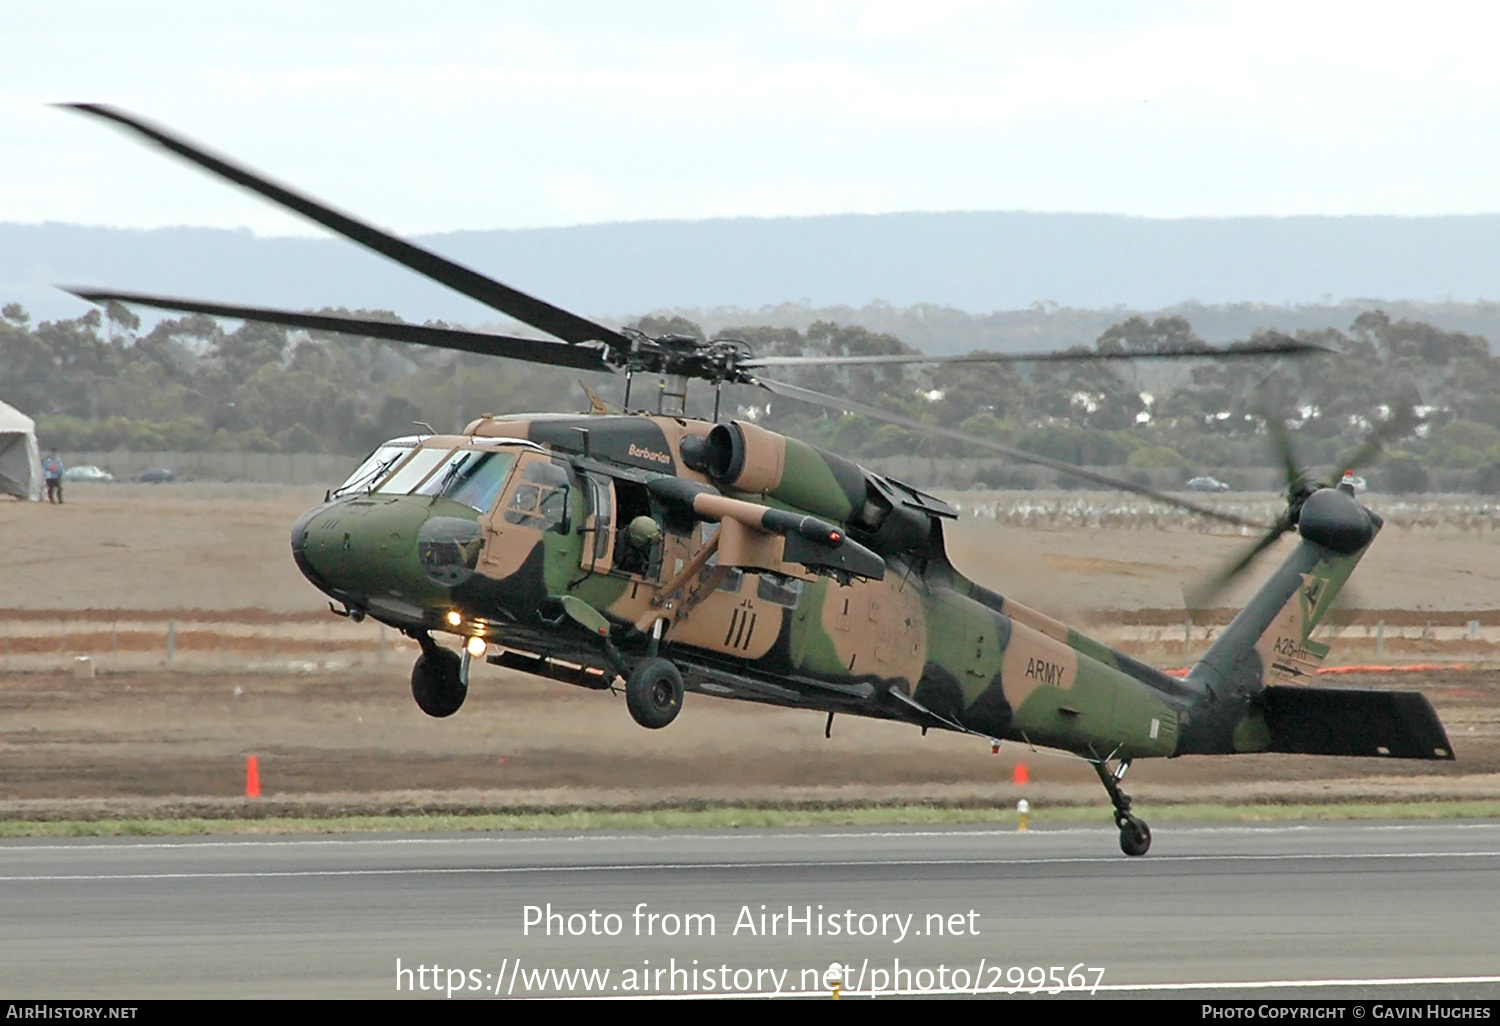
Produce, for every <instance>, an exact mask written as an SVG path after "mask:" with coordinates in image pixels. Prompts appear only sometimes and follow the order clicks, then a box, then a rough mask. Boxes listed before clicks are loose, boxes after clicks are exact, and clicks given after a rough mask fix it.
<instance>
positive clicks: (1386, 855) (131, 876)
mask: <svg viewBox="0 0 1500 1026" xmlns="http://www.w3.org/2000/svg"><path fill="white" fill-rule="evenodd" d="M1480 858H1500V851H1427V852H1363V853H1346V854H1329V855H1299V854H1293V855H1163V856H1157V857H1155V858H1151V859H1149V860H1130V861H1126V860H1125V859H1122V858H1121V857H1120V856H1118V855H1110V856H1097V857H1086V858H1052V859H836V860H824V861H808V862H651V863H629V862H623V863H598V864H595V865H587V866H462V867H450V868H422V867H414V868H407V869H287V870H256V871H244V872H210V873H203V872H198V873H98V874H85V873H76V874H72V873H59V874H37V875H16V876H0V883H37V882H58V881H77V882H87V881H103V880H254V879H261V878H274V879H296V878H299V877H307V878H315V877H339V876H454V875H461V874H474V875H485V876H493V875H502V874H504V875H512V874H521V873H621V872H661V871H664V870H671V871H682V870H691V869H717V870H730V869H849V868H857V867H874V866H901V867H932V866H1052V865H1056V866H1063V865H1092V864H1098V863H1103V862H1109V863H1114V864H1116V865H1125V866H1141V865H1158V864H1164V863H1175V864H1181V863H1188V862H1210V863H1211V862H1306V861H1311V860H1339V861H1366V862H1368V861H1372V860H1376V859H1390V860H1407V859H1480Z"/></svg>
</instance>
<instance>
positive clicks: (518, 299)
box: [58, 103, 630, 352]
mask: <svg viewBox="0 0 1500 1026" xmlns="http://www.w3.org/2000/svg"><path fill="white" fill-rule="evenodd" d="M58 106H62V107H69V108H71V109H73V110H76V111H79V112H81V113H84V114H91V115H93V116H94V117H98V118H103V119H105V120H106V121H113V122H115V123H116V124H119V125H123V126H125V127H126V128H129V129H131V130H132V131H135V132H137V133H139V134H140V135H143V136H145V137H146V138H147V139H150V140H151V141H152V142H155V143H156V144H158V145H160V146H162V147H165V148H166V149H168V150H170V151H171V152H173V153H175V154H177V155H178V156H180V157H183V158H185V159H187V160H189V161H191V162H192V163H194V164H197V165H198V166H199V167H201V168H203V169H205V170H207V171H212V172H213V173H214V174H216V175H218V176H220V177H221V178H227V179H228V180H229V181H231V182H234V183H235V184H236V185H240V186H243V187H244V188H246V189H249V190H250V191H251V192H255V193H259V194H260V195H261V196H264V197H265V198H266V199H268V200H270V201H272V202H273V203H277V204H280V205H281V206H283V207H286V208H287V209H289V210H294V211H296V212H297V213H299V214H301V215H302V216H304V217H307V218H309V219H311V220H313V221H316V222H318V223H319V224H321V225H323V226H324V227H325V228H329V229H331V230H333V231H335V232H337V233H338V234H340V235H342V236H343V237H344V238H346V239H349V240H350V241H351V242H357V243H359V244H360V245H361V246H364V247H366V248H368V249H372V250H374V251H375V252H377V253H379V254H381V255H382V256H386V257H389V258H390V259H392V260H394V261H396V262H397V263H398V264H401V265H402V266H404V267H409V268H411V269H412V270H413V271H416V272H417V273H418V274H420V275H423V276H425V277H427V278H431V279H432V280H433V281H436V282H440V283H441V284H443V285H447V286H448V287H449V288H451V289H453V290H454V291H456V292H460V293H462V294H463V295H466V296H468V297H469V298H470V299H475V300H478V301H479V302H481V303H483V304H484V305H485V306H488V307H490V308H491V309H493V310H498V311H500V312H501V313H503V314H506V315H507V316H510V317H514V318H515V319H516V320H518V321H521V322H522V323H523V324H529V325H531V326H532V327H533V328H537V329H539V330H541V331H545V332H547V333H548V334H549V335H556V336H557V337H558V338H560V339H563V340H564V341H566V342H573V343H580V342H602V343H604V344H605V345H606V346H608V347H609V348H611V349H617V350H619V351H621V352H627V351H629V349H630V340H629V339H627V338H626V337H625V336H624V335H622V334H620V333H619V332H617V331H614V330H613V329H611V328H606V327H604V326H603V325H601V324H595V323H594V322H593V321H590V320H588V319H587V318H584V317H579V316H578V315H577V314H573V313H569V312H568V311H567V310H563V309H561V308H559V307H555V306H553V305H552V304H550V303H547V302H543V301H542V300H540V299H537V298H535V297H534V296H528V295H527V294H526V293H524V292H520V291H517V290H516V289H513V288H511V287H510V286H508V285H502V284H500V282H498V281H495V280H494V279H493V278H488V277H486V276H485V275H483V274H480V273H479V272H478V271H474V270H470V269H469V268H467V267H464V266H463V265H461V264H456V263H454V262H453V261H451V260H449V259H447V258H446V257H441V256H438V255H437V254H436V253H433V252H432V251H430V250H426V249H423V248H422V247H421V246H417V245H414V244H412V243H410V242H407V241H405V240H404V239H399V238H397V237H396V236H394V235H391V234H390V233H388V232H384V231H381V230H380V229H379V228H375V227H373V226H371V225H368V224H365V223H364V222H363V221H359V220H357V219H355V218H353V217H351V216H349V215H348V214H344V213H341V212H339V211H337V210H334V209H333V208H332V207H329V206H326V205H324V204H322V203H319V202H318V201H317V200H314V199H312V198H310V197H307V196H304V195H302V194H301V193H298V192H295V191H293V190H292V189H290V188H288V187H287V186H285V185H280V184H278V183H276V182H273V181H271V180H270V179H267V178H263V177H261V176H260V175H257V174H255V173H253V172H251V171H249V170H247V169H245V168H242V167H240V166H238V165H237V164H234V163H231V162H230V161H229V160H226V159H225V158H223V157H220V156H216V155H214V154H212V153H209V152H208V151H206V150H204V149H202V148H200V147H198V146H196V145H195V144H193V143H190V142H187V141H186V140H184V139H181V138H179V137H177V136H175V135H172V134H171V133H169V132H168V131H167V130H166V129H163V128H159V127H157V126H155V125H152V124H150V123H149V122H147V121H143V120H141V119H139V118H137V117H134V116H133V115H130V114H126V113H125V112H124V111H120V110H117V109H115V108H114V107H109V106H106V105H104V104H100V103H64V104H59V105H58Z"/></svg>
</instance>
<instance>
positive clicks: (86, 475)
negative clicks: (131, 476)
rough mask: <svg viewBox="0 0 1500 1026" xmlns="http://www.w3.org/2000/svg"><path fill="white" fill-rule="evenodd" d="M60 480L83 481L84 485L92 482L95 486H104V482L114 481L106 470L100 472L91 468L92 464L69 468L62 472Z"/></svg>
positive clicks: (93, 467)
mask: <svg viewBox="0 0 1500 1026" xmlns="http://www.w3.org/2000/svg"><path fill="white" fill-rule="evenodd" d="M62 479H63V480H64V481H83V482H85V483H88V482H93V483H95V484H104V483H105V482H108V481H113V480H114V479H115V475H113V474H111V473H110V472H109V471H107V470H101V469H100V468H98V467H96V466H93V465H92V464H89V463H85V464H84V465H83V466H81V467H69V468H68V469H67V470H64V471H63V476H62Z"/></svg>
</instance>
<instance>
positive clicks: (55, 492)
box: [42, 449, 64, 504]
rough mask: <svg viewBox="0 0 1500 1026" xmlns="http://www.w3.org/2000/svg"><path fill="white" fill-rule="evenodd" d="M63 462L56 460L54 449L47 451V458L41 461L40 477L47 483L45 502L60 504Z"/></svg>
mask: <svg viewBox="0 0 1500 1026" xmlns="http://www.w3.org/2000/svg"><path fill="white" fill-rule="evenodd" d="M63 469H64V468H63V461H62V460H61V459H59V458H58V455H57V450H56V449H49V450H47V458H46V459H44V460H42V477H43V478H44V479H45V480H46V482H47V501H48V502H55V503H58V504H61V503H62V501H63V494H62V476H63Z"/></svg>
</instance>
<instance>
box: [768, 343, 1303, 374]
mask: <svg viewBox="0 0 1500 1026" xmlns="http://www.w3.org/2000/svg"><path fill="white" fill-rule="evenodd" d="M1332 351H1333V350H1331V349H1328V348H1327V347H1325V346H1319V345H1314V344H1313V343H1311V342H1298V341H1295V340H1294V339H1282V340H1279V341H1276V342H1252V343H1249V344H1247V345H1243V346H1236V347H1234V348H1233V349H1186V350H1179V351H1176V352H1165V353H1135V352H1128V353H1127V352H1118V353H1116V352H1107V353H1099V352H1091V351H1087V350H1064V351H1062V352H1052V353H965V354H963V355H962V356H927V355H925V354H922V353H892V354H888V355H880V356H756V357H752V358H750V359H748V360H741V361H739V364H738V366H740V367H749V368H754V367H823V366H845V367H856V366H877V365H894V364H908V363H1089V362H1093V361H1097V360H1225V359H1238V358H1240V357H1250V356H1307V355H1311V354H1313V353H1329V352H1332Z"/></svg>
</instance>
